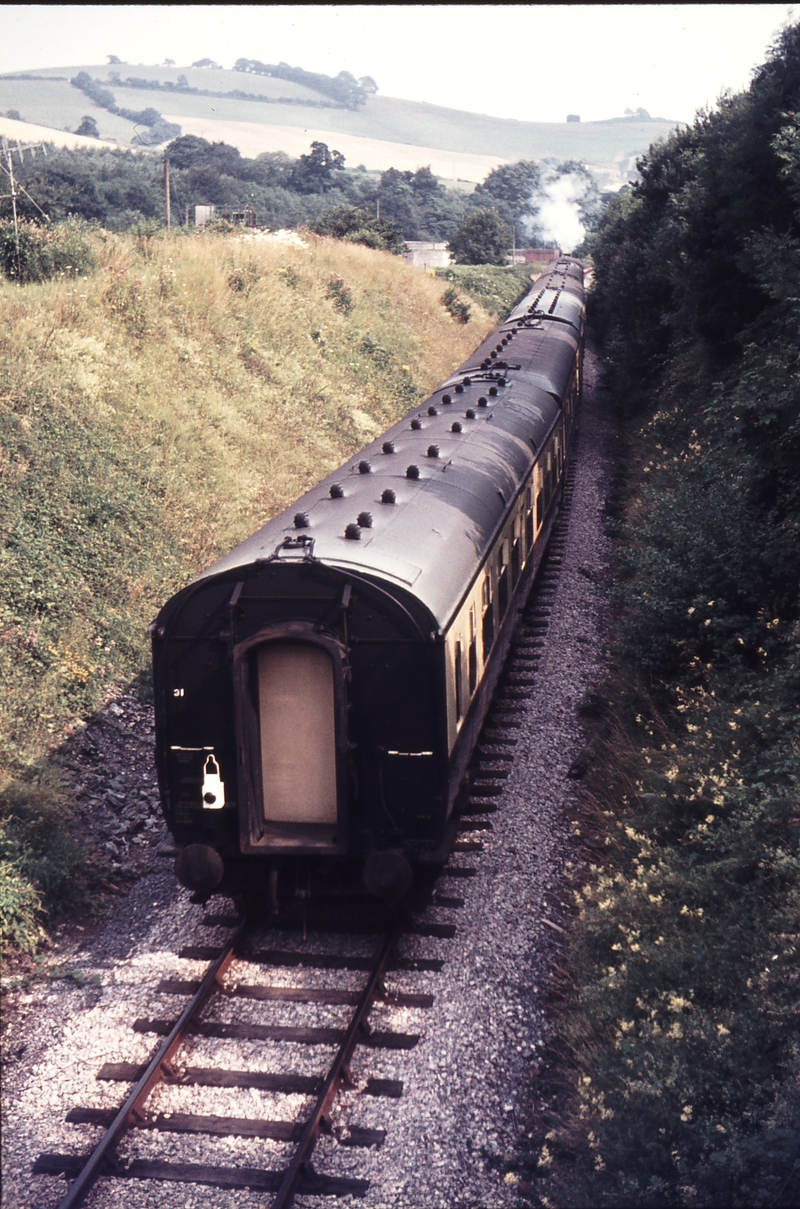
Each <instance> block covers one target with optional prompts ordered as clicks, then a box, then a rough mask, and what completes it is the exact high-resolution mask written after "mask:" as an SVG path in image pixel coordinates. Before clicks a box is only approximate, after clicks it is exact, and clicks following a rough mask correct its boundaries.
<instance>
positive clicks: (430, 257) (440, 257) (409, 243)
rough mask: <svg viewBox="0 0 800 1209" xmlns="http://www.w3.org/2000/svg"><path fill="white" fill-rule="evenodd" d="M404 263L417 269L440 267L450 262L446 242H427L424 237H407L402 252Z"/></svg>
mask: <svg viewBox="0 0 800 1209" xmlns="http://www.w3.org/2000/svg"><path fill="white" fill-rule="evenodd" d="M403 260H404V261H405V262H406V264H413V265H414V266H415V268H418V269H442V268H444V266H445V265H448V264H450V263H451V256H450V253H449V252H448V250H447V244H446V243H428V242H427V241H426V240H424V239H407V240H406V250H405V252H404V253H403Z"/></svg>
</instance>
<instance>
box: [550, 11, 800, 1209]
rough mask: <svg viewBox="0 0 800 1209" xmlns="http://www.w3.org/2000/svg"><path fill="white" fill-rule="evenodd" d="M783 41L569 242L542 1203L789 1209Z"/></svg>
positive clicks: (792, 574) (799, 514) (799, 1178)
mask: <svg viewBox="0 0 800 1209" xmlns="http://www.w3.org/2000/svg"><path fill="white" fill-rule="evenodd" d="M798 110H800V26H797V25H795V26H792V27H788V28H787V29H786V30H784V31H783V33H782V34H781V35H780V36H779V38H778V40H777V43H776V46H775V48H774V50H773V52H772V55H771V57H770V59H769V61H768V62H767V63H766V64H765V65H764V67H763V68H761V69H760V70H759V71H758V72H757V73H756V74H755V76H754V80H753V84H752V85H751V88H750V89H749V90H748V92H747V93H744V94H741V95H738V96H733V97H727V98H724V99H723V101H722V102H721V103H720V106H719V108H718V109H717V111H715V112H713V113H708V114H701V115H700V116H699V117H698V119H697V120H696V122H695V123H694V124H693V126H691V127H689V128H687V129H686V130H684V131H681V132H679V133H678V134H676V135H675V136H674V137H673V138H672V139H671V140H669V141H668V142H667V143H666V144H662V145H660V146H658V147H656V148H652V149H651V151H650V153H649V154H648V156H647V158H646V160H645V161H644V162H643V163H642V164H641V165H640V168H641V173H642V180H641V183H640V184H638V185H637V186H636V187H635V188H634V189H633V190H632V192H630V193H628V194H626V195H624V196H622V197H621V198H619V199H618V201H617V202H615V203H613V204H612V205H611V206H610V207H609V209H608V211H607V213H606V216H605V218H604V220H603V221H602V222H601V226H600V230H599V232H598V234H597V235H596V236H593V237H592V238H591V245H592V253H593V256H594V261H595V265H596V269H597V293H596V295H595V298H594V301H593V305H592V311H593V315H594V319H595V322H596V324H597V328H598V331H599V332H600V334H601V336H602V338H603V351H604V356H605V362H606V367H607V372H608V382H609V384H610V385H611V386H612V388H613V390H614V394H615V398H616V400H617V402H618V404H619V410H620V417H621V422H622V432H623V445H624V455H623V457H622V458H621V459H620V465H619V468H618V482H617V484H616V488H615V491H614V493H613V494H614V497H615V503H614V508H613V510H612V513H611V515H610V516H609V523H610V524H612V525H613V526H614V527H615V529H616V531H617V534H618V538H619V546H620V553H619V558H618V565H617V572H616V582H615V586H614V600H615V603H616V610H615V624H614V634H613V652H614V655H615V672H614V675H613V677H612V678H611V679H610V682H609V683H608V684H607V685H606V686H605V693H604V695H605V697H606V698H607V699H608V702H609V705H608V717H607V719H606V728H605V731H604V736H605V737H604V738H603V740H602V742H601V743H600V744H599V748H598V750H599V752H600V755H599V758H598V761H597V764H596V766H595V767H594V769H593V770H592V772H591V773H590V777H589V780H588V786H587V794H586V818H585V820H584V825H583V828H582V830H583V833H584V834H583V839H584V840H585V842H586V849H585V851H586V854H587V857H586V862H581V861H578V860H577V859H576V861H575V863H574V865H573V871H572V872H573V885H574V897H575V906H576V912H577V918H576V924H575V930H574V939H573V942H572V944H571V946H570V949H569V951H568V953H567V955H566V956H565V958H564V959H563V965H564V967H565V971H566V974H567V976H568V977H567V979H566V981H565V983H564V986H563V994H564V996H565V999H564V1002H563V1006H562V1011H561V1012H560V1013H559V1014H558V1016H557V1018H556V1020H555V1036H554V1039H553V1044H552V1048H551V1065H552V1068H553V1070H554V1072H555V1074H554V1075H553V1076H552V1080H551V1085H550V1091H551V1093H552V1097H553V1104H552V1109H551V1114H550V1117H549V1120H548V1124H547V1127H546V1134H547V1136H546V1137H545V1138H543V1139H542V1140H541V1145H540V1148H539V1149H538V1151H537V1153H536V1154H535V1156H534V1158H533V1160H529V1161H528V1164H527V1168H526V1171H527V1175H528V1176H529V1178H530V1181H531V1185H532V1186H533V1187H536V1189H537V1190H538V1191H537V1203H544V1204H546V1205H557V1206H561V1205H564V1206H566V1205H569V1206H570V1207H572V1206H591V1207H594V1206H615V1207H617V1206H620V1207H622V1206H630V1207H631V1209H633V1207H634V1206H670V1207H672V1206H676V1205H680V1206H690V1205H691V1206H701V1205H702V1206H719V1207H720V1209H722V1207H723V1206H741V1207H749V1206H759V1207H761V1206H763V1207H765V1209H766V1207H767V1206H770V1207H776V1209H777V1207H786V1209H788V1207H789V1206H792V1205H796V1204H797V1203H798V1201H800V1092H799V1091H798V1087H799V1086H800V1081H799V1080H798V1076H800V1045H799V1044H798V1039H797V1028H796V1006H797V991H798V974H799V973H800V970H799V968H798V966H799V963H798V940H800V916H799V911H800V857H799V856H798V835H799V833H800V808H799V807H798V801H800V774H799V773H798V754H799V752H800V709H799V708H798V700H800V694H799V693H798V690H799V689H800V622H799V621H798V615H799V614H800V601H799V599H798V587H799V584H798V575H797V567H798V566H799V565H800V480H798V475H797V468H798V465H799V464H800V419H799V418H798V417H800V387H798V372H797V371H798V352H797V338H796V334H797V331H798V328H799V327H800V301H799V300H800V257H799V256H798V249H799V248H800V138H799V137H798V130H800V121H799V120H798Z"/></svg>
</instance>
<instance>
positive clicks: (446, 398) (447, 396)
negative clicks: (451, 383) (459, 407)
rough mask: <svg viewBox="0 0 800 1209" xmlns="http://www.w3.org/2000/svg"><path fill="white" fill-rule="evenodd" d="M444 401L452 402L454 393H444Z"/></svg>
mask: <svg viewBox="0 0 800 1209" xmlns="http://www.w3.org/2000/svg"><path fill="white" fill-rule="evenodd" d="M442 402H443V403H452V402H453V396H452V395H442Z"/></svg>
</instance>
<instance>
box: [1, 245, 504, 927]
mask: <svg viewBox="0 0 800 1209" xmlns="http://www.w3.org/2000/svg"><path fill="white" fill-rule="evenodd" d="M75 230H77V231H78V232H79V234H80V239H81V241H83V242H82V243H81V246H87V247H89V248H90V249H91V254H92V257H93V258H94V261H95V263H96V264H97V266H98V267H97V269H96V271H94V272H91V271H90V266H89V263H88V261H87V262H85V263H84V265H83V271H82V272H81V273H80V276H79V277H77V278H73V277H71V276H69V275H64V276H61V275H60V274H56V275H55V276H51V277H50V279H49V280H45V281H41V282H36V281H33V280H31V284H28V285H25V286H20V285H18V284H17V283H16V282H9V281H5V280H3V279H2V278H0V308H1V309H2V322H0V471H1V472H2V479H3V491H2V494H1V495H0V537H1V538H2V540H1V541H0V572H1V574H0V581H1V582H2V589H0V837H1V838H0V939H2V940H4V941H5V942H6V943H9V942H12V943H15V944H17V945H22V946H28V947H31V946H32V945H33V944H35V942H36V940H37V938H38V937H39V935H40V932H39V930H38V929H40V927H41V926H43V924H44V923H46V919H47V915H48V913H49V912H50V911H51V910H53V909H55V908H58V907H62V908H63V907H66V906H68V905H69V903H70V902H72V901H75V898H74V897H72V896H73V894H74V895H75V896H79V895H80V893H81V887H82V886H83V885H84V884H85V881H84V880H82V879H84V878H85V877H86V876H89V873H88V872H87V871H86V869H85V868H83V866H82V864H81V859H80V852H79V849H76V848H75V846H74V845H71V841H69V838H68V837H69V834H70V815H69V810H68V805H67V803H66V802H65V801H64V798H63V795H61V794H60V791H59V789H58V785H57V783H55V782H54V780H53V777H52V775H51V773H50V772H48V769H47V755H48V752H50V751H52V750H53V748H54V747H55V746H56V745H57V744H58V743H59V742H60V740H61V739H62V737H64V736H65V735H68V734H69V733H70V732H71V731H72V730H73V728H75V727H76V725H78V723H79V721H80V719H82V718H86V717H87V716H89V715H90V714H91V713H92V711H93V710H95V709H96V708H97V707H98V705H100V704H101V703H102V702H104V701H105V700H107V698H108V696H109V694H110V693H111V692H112V691H114V690H115V689H116V688H118V687H119V686H120V685H124V684H128V683H130V682H131V681H132V680H134V679H135V677H136V676H137V675H138V674H139V673H140V672H142V670H143V669H146V667H147V666H148V662H149V656H148V643H147V632H146V627H147V623H148V622H149V621H150V620H151V618H152V617H153V616H154V614H155V613H156V611H157V609H158V608H159V607H160V605H161V604H162V603H163V601H164V600H165V599H167V597H168V596H169V595H171V593H172V592H174V591H175V590H176V589H177V588H178V587H179V586H180V585H182V584H184V583H186V582H187V580H188V579H190V578H191V577H192V576H193V575H194V574H196V573H197V572H198V571H199V570H201V569H202V568H203V567H204V566H207V565H208V564H209V563H210V562H211V561H212V560H213V559H214V558H215V557H216V556H217V555H219V554H220V553H222V552H223V551H224V550H227V549H230V547H231V546H233V545H234V544H235V543H236V542H237V541H239V540H241V539H243V538H244V537H246V536H247V535H249V534H250V533H252V532H253V530H254V529H256V528H257V527H258V526H259V525H260V524H262V523H263V522H264V521H265V520H266V519H268V518H269V517H270V516H272V515H274V514H275V512H276V511H278V510H279V509H280V508H281V507H284V506H285V505H286V504H288V503H290V502H291V500H293V499H295V498H296V497H297V496H298V495H300V494H302V492H304V491H305V490H307V488H308V487H309V486H310V485H311V484H312V483H313V482H315V481H316V480H317V479H319V478H320V477H321V476H323V475H324V474H326V473H328V472H329V471H330V470H331V469H333V468H334V467H335V466H337V465H339V464H340V463H341V462H342V461H343V460H344V459H345V458H346V457H347V456H349V455H350V454H351V453H353V452H354V451H355V450H357V449H359V448H360V447H361V446H362V445H363V444H364V442H365V441H366V440H367V439H369V438H370V437H371V436H373V435H376V434H377V433H379V432H381V431H382V430H383V429H384V428H385V427H387V426H388V425H389V424H390V423H391V422H392V421H394V420H395V419H396V418H397V417H398V416H399V415H401V414H402V413H403V412H404V411H405V410H406V409H407V408H409V407H411V406H412V405H413V404H414V402H415V401H416V400H417V399H419V398H421V397H423V396H424V394H425V393H426V392H427V391H430V390H432V389H433V388H434V386H435V385H436V384H437V383H438V382H440V381H441V380H442V379H443V378H444V377H446V376H447V374H448V373H449V372H450V371H451V369H452V367H453V366H454V365H458V364H459V363H460V362H461V361H462V360H463V359H464V357H465V356H466V355H467V353H468V351H469V350H470V349H471V348H472V347H474V344H475V342H476V340H477V339H480V338H481V336H482V334H483V333H484V332H485V331H487V330H488V329H489V327H490V325H491V319H490V317H489V315H488V314H487V313H486V312H485V311H482V310H480V309H479V308H477V307H475V308H474V309H473V323H472V324H471V325H470V327H469V329H465V328H463V327H462V326H461V325H458V324H454V323H453V321H452V319H451V318H450V316H449V315H448V314H447V313H446V311H444V309H443V308H442V306H441V302H440V298H441V283H440V282H438V281H437V280H435V279H434V278H431V277H429V276H427V275H426V274H421V273H419V272H418V271H417V270H414V269H412V268H411V267H409V266H407V265H405V264H403V262H402V261H401V260H399V259H398V258H397V257H394V256H389V255H386V254H383V253H379V252H375V251H372V250H371V249H369V248H365V247H360V246H358V245H355V244H352V243H345V242H341V243H339V242H336V241H333V240H321V239H315V238H313V237H309V243H308V246H306V247H294V246H286V245H283V244H280V243H278V242H270V241H265V240H254V239H252V238H247V237H246V238H244V239H242V238H240V237H239V236H237V235H228V236H224V237H223V236H216V235H213V234H211V235H209V234H200V233H198V234H196V235H192V236H181V235H178V234H175V235H172V236H167V235H166V234H165V233H164V232H163V231H161V232H159V231H158V228H150V229H149V230H148V229H143V230H142V233H141V234H140V235H126V236H121V235H113V234H111V233H109V232H104V231H102V230H99V229H95V230H89V229H86V228H85V227H81V226H77V227H75ZM154 232H155V233H154ZM40 235H41V238H42V239H52V240H54V241H55V246H61V245H60V244H59V242H58V241H59V239H61V238H62V232H61V231H60V230H59V228H55V229H54V230H53V231H50V230H46V231H45V232H44V233H35V234H34V235H32V238H39V237H40ZM73 235H74V231H73V229H72V228H68V230H67V234H66V235H64V236H63V238H65V239H67V238H72V237H73ZM48 246H49V245H48ZM48 803H49V805H48ZM76 838H77V841H78V844H79V842H80V837H79V836H78V837H76ZM45 841H46V842H45ZM37 862H38V863H37ZM65 871H66V872H65Z"/></svg>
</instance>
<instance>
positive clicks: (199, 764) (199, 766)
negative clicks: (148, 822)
mask: <svg viewBox="0 0 800 1209" xmlns="http://www.w3.org/2000/svg"><path fill="white" fill-rule="evenodd" d="M583 330H584V299H583V270H582V267H581V266H580V264H579V263H578V262H577V261H574V260H561V261H559V262H557V263H556V264H555V265H554V266H553V267H552V268H551V269H550V270H549V272H548V273H547V274H546V275H545V276H543V277H542V278H540V279H539V280H538V281H537V283H536V285H535V286H534V289H533V291H532V292H531V293H530V294H529V295H528V296H527V297H526V298H525V299H524V300H523V301H522V302H521V303H520V304H519V306H517V307H516V308H515V310H514V311H513V312H512V314H511V315H510V316H509V318H508V319H507V320H506V321H505V322H504V323H503V324H502V325H501V326H500V327H499V328H498V329H497V330H496V331H495V332H494V333H492V335H491V336H489V337H488V338H487V339H486V340H485V341H484V342H483V344H482V345H481V346H480V347H479V348H478V349H477V350H476V352H475V353H474V354H473V356H472V357H470V358H469V360H468V361H467V362H466V363H465V364H464V365H462V366H461V367H460V368H459V369H458V371H457V372H456V373H454V374H453V375H452V377H451V378H449V379H448V381H447V382H445V383H444V384H443V385H442V386H441V387H439V389H438V390H436V391H435V392H434V394H433V395H432V396H431V397H430V398H429V399H428V400H427V401H426V402H425V403H424V404H423V405H422V406H421V407H418V408H416V409H415V410H414V411H413V412H412V413H411V414H409V415H408V416H406V417H405V418H404V419H402V420H400V421H399V422H398V423H397V424H395V425H394V427H392V428H390V429H389V431H388V432H386V433H385V434H384V435H383V436H382V437H380V438H379V439H378V440H377V441H375V442H373V443H372V444H371V445H369V446H367V448H366V449H364V450H362V452H361V453H360V454H358V455H357V456H356V457H354V458H353V459H352V460H351V461H350V462H348V463H347V465H345V466H342V467H341V468H340V469H339V470H337V471H336V472H335V473H333V474H331V475H329V476H328V477H327V478H326V479H324V480H323V481H322V482H321V483H319V484H318V486H316V487H314V488H313V489H312V490H311V491H309V492H308V493H307V494H306V495H304V496H303V497H302V498H301V499H300V500H298V501H297V503H295V504H294V505H292V507H291V508H287V509H286V510H285V511H284V512H282V513H281V514H280V515H279V516H276V517H275V518H274V519H273V520H271V521H270V522H269V523H268V524H266V525H265V526H264V527H263V528H262V529H260V530H259V531H258V532H257V533H255V534H254V535H253V536H252V537H250V538H249V539H248V540H247V541H245V542H243V543H242V544H241V545H240V546H237V547H236V549H234V550H232V551H231V552H230V553H229V554H227V555H226V556H225V557H224V558H221V559H220V560H219V561H218V562H217V563H215V564H214V565H213V566H212V567H210V568H209V569H208V570H207V571H205V572H204V573H203V574H202V575H201V576H200V577H199V578H198V579H196V580H195V581H194V582H193V583H191V584H190V585H189V586H188V587H186V588H184V589H183V590H182V591H180V592H178V594H177V595H176V596H174V597H173V598H172V599H171V600H170V601H169V602H168V603H167V604H166V605H165V606H164V608H163V609H162V611H161V613H160V614H159V616H158V618H157V619H156V621H155V622H154V623H153V625H152V627H151V633H152V642H153V660H154V676H155V697H156V739H157V761H158V771H159V780H160V787H161V796H162V803H163V809H164V814H165V817H166V820H167V824H168V826H169V829H170V831H171V832H172V834H173V836H174V837H175V840H176V843H177V845H178V847H179V848H181V849H182V851H181V852H180V855H179V857H178V861H177V866H176V867H177V872H178V875H179V877H180V878H181V880H182V881H183V882H184V884H186V885H188V886H189V887H191V888H192V889H194V890H196V891H198V892H199V893H200V894H201V895H203V894H207V893H209V892H210V891H211V890H213V889H215V888H217V889H219V890H221V891H225V892H228V893H245V894H261V893H263V894H266V893H268V892H270V893H271V894H272V896H273V899H274V897H275V886H276V881H277V879H278V878H279V877H281V878H287V877H288V878H293V877H302V878H303V879H308V878H309V877H310V878H311V880H312V884H320V885H322V884H324V885H329V884H330V883H331V882H332V881H336V880H337V879H338V880H341V881H344V882H346V881H347V880H348V879H349V880H352V879H353V877H354V875H356V876H357V877H358V878H359V879H360V878H361V877H362V876H363V878H364V881H365V883H366V885H367V888H368V889H370V890H371V891H373V892H374V893H377V894H381V895H383V896H384V897H386V898H389V899H396V898H398V897H400V895H401V894H402V893H403V892H404V891H405V890H406V889H407V888H408V886H409V885H410V881H411V877H412V872H413V869H414V867H415V866H418V865H420V864H425V863H434V864H435V863H438V862H443V861H444V860H445V859H446V857H447V854H448V852H449V850H450V847H451V845H452V841H453V838H454V834H455V827H456V819H455V807H456V800H457V796H458V793H459V786H460V784H461V781H462V778H463V775H464V771H465V769H466V766H467V763H468V761H469V758H470V755H471V752H472V749H473V746H474V744H475V741H476V739H477V736H478V732H479V729H480V726H481V722H482V720H483V717H484V715H485V713H486V710H487V708H488V705H489V702H490V699H491V693H492V690H493V687H494V685H495V682H496V680H497V677H498V675H499V672H500V669H501V666H502V662H503V659H504V656H505V653H506V651H507V648H508V644H509V641H510V638H511V634H512V631H513V628H514V625H515V622H516V620H517V614H518V609H519V607H520V606H521V604H522V602H523V601H524V598H525V596H526V595H527V592H528V589H529V587H530V584H531V581H532V579H533V576H534V575H535V573H536V569H537V567H538V565H539V563H540V561H541V558H542V554H543V551H544V547H545V543H546V541H547V536H548V533H549V530H550V528H551V526H552V522H553V518H554V516H555V513H556V511H557V504H558V498H559V486H560V484H561V481H562V478H563V474H564V465H565V459H566V456H567V450H568V445H569V438H570V432H571V429H572V425H573V420H574V415H575V408H576V406H577V402H578V399H579V396H580V391H581V355H582V343H583Z"/></svg>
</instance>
